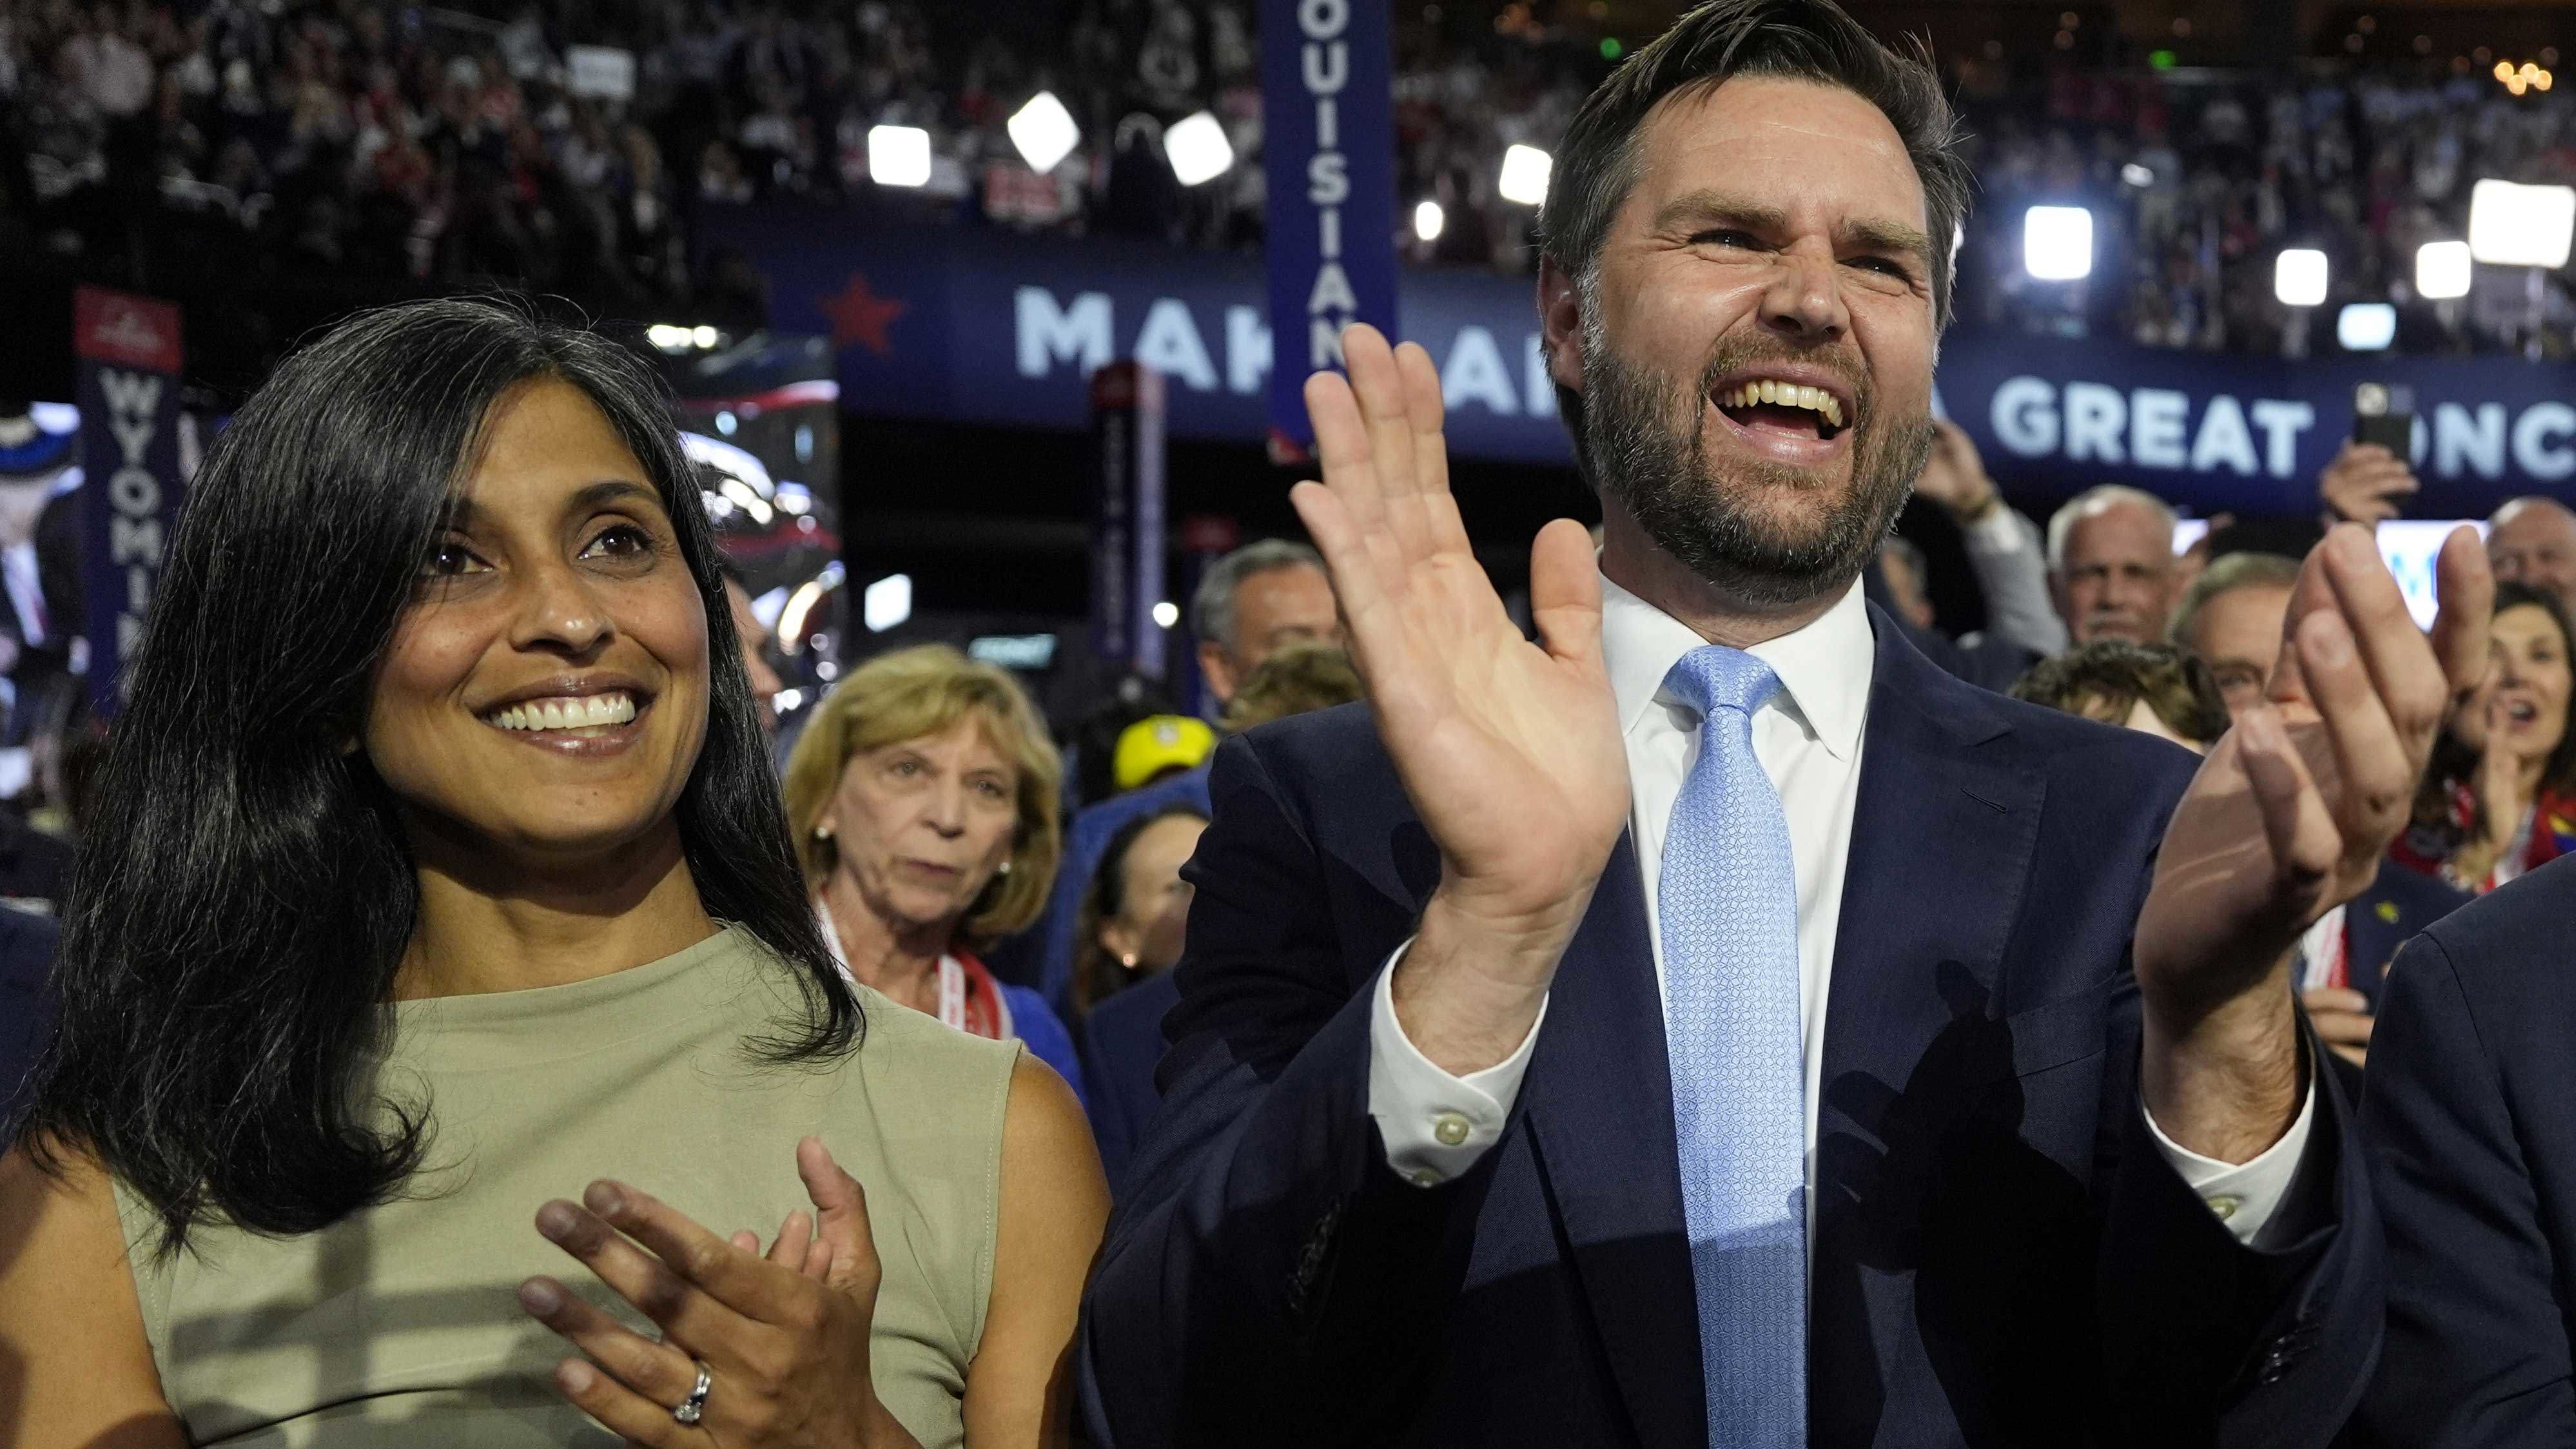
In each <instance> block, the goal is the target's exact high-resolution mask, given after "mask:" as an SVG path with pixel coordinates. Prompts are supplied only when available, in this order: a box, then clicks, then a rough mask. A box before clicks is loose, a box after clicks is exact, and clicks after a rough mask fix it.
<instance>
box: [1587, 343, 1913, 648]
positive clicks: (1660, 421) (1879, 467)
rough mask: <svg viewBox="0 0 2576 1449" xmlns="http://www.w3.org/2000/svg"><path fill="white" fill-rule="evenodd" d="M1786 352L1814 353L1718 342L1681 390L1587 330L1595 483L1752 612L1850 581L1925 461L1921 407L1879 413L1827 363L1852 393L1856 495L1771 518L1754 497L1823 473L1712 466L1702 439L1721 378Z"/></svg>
mask: <svg viewBox="0 0 2576 1449" xmlns="http://www.w3.org/2000/svg"><path fill="white" fill-rule="evenodd" d="M1791 360H1796V361H1801V362H1815V361H1817V360H1818V359H1817V358H1815V357H1813V356H1812V355H1800V354H1796V353H1793V352H1791V351H1789V350H1788V349H1786V348H1781V347H1777V346H1769V345H1762V344H1759V343H1749V344H1746V345H1729V346H1724V347H1721V348H1719V350H1718V353H1717V355H1716V356H1714V357H1712V358H1710V359H1709V362H1708V366H1707V367H1706V368H1705V369H1703V370H1702V371H1701V373H1700V375H1699V377H1698V378H1696V379H1694V383H1695V385H1696V389H1697V390H1696V391H1695V392H1692V393H1689V394H1684V393H1683V392H1682V390H1681V389H1680V388H1679V387H1677V386H1675V385H1674V384H1673V382H1672V381H1671V380H1670V379H1669V378H1666V377H1664V376H1662V375H1660V374H1656V373H1652V372H1647V371H1644V370H1641V369H1637V368H1632V367H1629V366H1628V365H1627V364H1626V363H1625V362H1623V361H1621V360H1620V359H1619V357H1618V356H1617V354H1616V353H1615V352H1614V351H1613V350H1612V349H1611V348H1610V346H1609V342H1608V339H1607V338H1605V337H1603V336H1602V335H1601V334H1600V333H1599V332H1597V331H1594V330H1591V329H1586V335H1585V337H1584V339H1583V384H1584V386H1583V401H1582V407H1583V422H1584V428H1583V434H1584V452H1585V455H1586V457H1587V459H1588V461H1589V463H1590V466H1591V473H1592V478H1593V481H1594V484H1595V486H1597V487H1599V488H1600V489H1601V490H1603V492H1604V493H1605V494H1607V495H1608V496H1610V497H1615V498H1617V499H1618V500H1619V502H1620V504H1621V505H1622V506H1624V507H1625V508H1626V509H1627V510H1628V512H1629V514H1630V516H1632V517H1634V518H1635V519H1636V520H1637V525H1638V526H1639V527H1640V528H1642V529H1644V530H1645V532H1646V536H1647V537H1648V538H1650V539H1652V540H1654V542H1655V543H1656V545H1657V546H1658V547H1660V548H1662V549H1663V550H1664V551H1665V552H1666V553H1669V554H1671V555H1672V556H1673V557H1674V558H1676V559H1679V560H1680V561H1681V563H1682V566H1683V567H1685V568H1687V569H1689V570H1690V571H1691V572H1692V573H1693V574H1695V575H1697V576H1698V577H1699V578H1700V579H1702V580H1703V581H1705V582H1706V583H1707V584H1708V585H1709V586H1710V587H1712V588H1715V589H1716V590H1718V591H1719V592H1720V593H1722V594H1724V595H1726V596H1727V597H1728V598H1731V599H1734V600H1736V601H1738V602H1740V603H1743V604H1747V605H1751V606H1753V607H1755V608H1782V607H1786V606H1789V605H1793V604H1799V603H1804V602H1806V601H1807V600H1810V599H1813V598H1814V597H1816V596H1817V595H1818V594H1820V593H1822V592H1824V591H1825V590H1827V589H1832V588H1837V587H1840V586H1842V585H1844V584H1848V583H1849V582H1850V581H1851V580H1852V579H1853V578H1855V577H1857V576H1858V575H1859V573H1860V570H1861V568H1862V566H1863V565H1865V564H1866V563H1868V562H1869V560H1870V558H1871V557H1872V556H1873V555H1874V554H1876V553H1877V552H1878V549H1879V546H1880V545H1881V544H1882V543H1884V542H1885V541H1886V539H1887V535H1888V531H1889V529H1891V528H1892V527H1894V526H1895V523H1896V515H1897V514H1898V512H1900V511H1901V510H1903V508H1904V507H1905V499H1906V496H1907V494H1908V493H1910V492H1911V491H1912V489H1913V486H1914V480H1915V478H1916V477H1917V476H1918V475H1920V474H1921V473H1922V471H1923V465H1924V463H1925V462H1926V461H1928V460H1929V459H1930V458H1931V456H1932V436H1933V434H1932V420H1931V418H1930V417H1929V416H1928V415H1927V416H1924V417H1919V418H1901V417H1883V416H1881V415H1880V414H1879V411H1878V409H1877V408H1876V407H1874V406H1873V405H1872V403H1873V399H1872V397H1871V393H1870V388H1869V386H1868V384H1867V382H1866V380H1865V375H1864V374H1862V373H1861V371H1860V369H1858V368H1857V367H1850V366H1835V367H1834V370H1835V371H1836V372H1838V373H1840V374H1841V375H1842V377H1843V380H1844V381H1845V382H1846V383H1848V384H1849V385H1850V386H1851V388H1852V404H1853V411H1854V413H1855V424H1854V426H1855V432H1854V435H1853V438H1852V480H1851V487H1850V490H1849V491H1848V492H1847V493H1845V494H1844V495H1843V496H1842V497H1840V498H1838V499H1825V500H1823V512H1822V516H1821V517H1818V518H1815V519H1813V520H1812V521H1808V520H1801V521H1796V522H1779V521H1774V520H1773V519H1771V518H1770V517H1768V516H1767V510H1765V509H1764V508H1763V507H1762V505H1761V503H1760V502H1759V501H1758V500H1760V499H1763V498H1765V497H1768V496H1776V495H1781V494H1792V493H1810V492H1816V491H1818V490H1819V488H1820V483H1819V480H1818V478H1817V476H1816V475H1815V474H1814V473H1812V472H1810V471H1809V470H1807V469H1804V468H1798V467H1793V466H1791V465H1789V464H1785V463H1775V462H1770V461H1768V460H1764V459H1759V458H1751V459H1746V460H1744V461H1742V462H1740V463H1738V464H1736V465H1735V466H1734V468H1733V469H1731V470H1730V471H1731V474H1732V476H1729V477H1727V478H1724V479H1720V478H1718V477H1717V476H1715V475H1714V474H1712V473H1711V472H1710V470H1709V465H1708V455H1707V453H1706V451H1705V450H1704V448H1703V444H1704V442H1705V441H1706V440H1705V437H1704V434H1705V432H1706V430H1707V427H1708V410H1709V401H1708V399H1709V394H1710V392H1711V391H1712V390H1713V389H1714V387H1715V385H1716V384H1717V382H1718V381H1719V379H1721V378H1723V377H1726V376H1728V375H1729V374H1732V373H1736V372H1738V371H1740V370H1742V369H1744V368H1747V367H1750V366H1752V365H1753V364H1755V363H1759V362H1765V361H1773V362H1780V361H1791ZM1826 365H1829V366H1834V363H1833V362H1831V361H1830V360H1829V361H1827V363H1826ZM1685 414H1686V415H1687V421H1685Z"/></svg>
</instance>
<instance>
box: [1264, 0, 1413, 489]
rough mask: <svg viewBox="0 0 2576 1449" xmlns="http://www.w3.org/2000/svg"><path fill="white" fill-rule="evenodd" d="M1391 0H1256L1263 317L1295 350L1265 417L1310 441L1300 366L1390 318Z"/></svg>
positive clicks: (1305, 370) (1309, 368)
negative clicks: (1357, 329)
mask: <svg viewBox="0 0 2576 1449" xmlns="http://www.w3.org/2000/svg"><path fill="white" fill-rule="evenodd" d="M1390 44H1391V42H1390V33H1389V29H1388V15H1387V0H1261V57H1262V59H1261V106H1262V122H1263V130H1262V136H1261V152H1262V166H1263V168H1264V176H1263V179H1264V181H1265V182H1266V183H1267V184H1268V190H1267V192H1266V195H1267V197H1268V205H1267V211H1266V213H1265V215H1264V217H1263V223H1264V230H1265V233H1266V237H1267V241H1268V255H1267V262H1268V267H1269V281H1270V286H1269V297H1270V313H1269V321H1270V324H1271V327H1272V330H1273V332H1274V333H1275V334H1276V335H1278V336H1281V337H1285V338H1288V339H1289V342H1288V344H1287V346H1285V347H1284V348H1283V349H1282V350H1283V351H1284V352H1286V353H1287V354H1288V355H1290V356H1293V357H1294V358H1296V359H1297V365H1296V366H1295V367H1293V368H1283V369H1281V370H1279V371H1278V372H1277V373H1275V374H1274V375H1273V376H1272V377H1271V380H1270V427H1271V430H1272V432H1273V433H1274V434H1275V435H1277V436H1278V437H1280V438H1282V439H1285V440H1286V441H1289V442H1292V443H1295V444H1298V445H1299V446H1301V447H1302V446H1303V445H1305V444H1308V443H1311V442H1313V441H1314V437H1313V429H1312V428H1311V427H1310V426H1309V425H1308V423H1307V420H1306V402H1305V397H1304V392H1303V390H1304V387H1305V378H1306V375H1307V374H1309V373H1313V372H1320V371H1322V370H1324V369H1325V368H1328V367H1338V366H1340V365H1341V360H1342V345H1341V335H1342V329H1343V328H1345V327H1347V326H1349V325H1350V324H1351V323H1353V322H1367V323H1369V324H1371V325H1373V326H1375V327H1377V328H1379V329H1380V330H1382V331H1384V330H1392V329H1393V328H1394V326H1395V325H1396V288H1395V89H1394V81H1393V76H1392V61H1391V58H1390V55H1389V47H1390Z"/></svg>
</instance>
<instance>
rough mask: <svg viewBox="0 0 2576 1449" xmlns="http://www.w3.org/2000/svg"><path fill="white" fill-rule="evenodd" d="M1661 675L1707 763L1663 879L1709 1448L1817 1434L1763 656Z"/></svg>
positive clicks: (1678, 817)
mask: <svg viewBox="0 0 2576 1449" xmlns="http://www.w3.org/2000/svg"><path fill="white" fill-rule="evenodd" d="M1664 687H1665V689H1667V690H1669V691H1670V692H1671V693H1672V695H1673V696H1674V697H1675V698H1677V699H1679V700H1680V701H1681V702H1682V703H1683V704H1685V705H1687V706H1688V707H1689V708H1691V709H1693V710H1695V711H1697V712H1698V714H1699V716H1700V745H1699V761H1698V763H1696V764H1694V765H1693V766H1691V771H1690V775H1689V777H1688V778H1687V779H1685V780H1683V781H1682V792H1681V797H1680V798H1679V799H1678V800H1676V801H1675V802H1674V803H1673V818H1672V825H1671V827H1670V829H1668V830H1667V831H1666V833H1665V835H1664V864H1663V880H1662V883H1661V884H1660V885H1659V886H1658V888H1657V898H1658V900H1659V902H1660V904H1661V913H1662V932H1663V938H1664V1030H1665V1034H1666V1036H1667V1038H1668V1039H1669V1041H1668V1044H1669V1048H1670V1055H1671V1058H1672V1068H1673V1121H1674V1126H1675V1127H1676V1128H1677V1129H1678V1130H1677V1132H1676V1136H1677V1137H1678V1138H1679V1145H1680V1149H1681V1152H1680V1156H1681V1173H1682V1210H1683V1216H1684V1219H1685V1220H1686V1221H1687V1222H1688V1224H1689V1226H1690V1247H1691V1279H1692V1284H1693V1287H1694V1288H1695V1289H1696V1290H1697V1293H1698V1298H1699V1338H1700V1368H1701V1373H1702V1376H1703V1377H1704V1379H1705V1381H1706V1387H1707V1391H1708V1442H1709V1444H1710V1445H1711V1446H1712V1449H1801V1446H1804V1445H1805V1444H1806V1442H1807V1262H1806V1258H1807V1233H1806V1162H1805V1157H1806V1137H1807V1108H1806V1083H1807V1079H1806V1066H1805V1062H1804V1060H1803V1056H1804V1047H1803V1043H1802V1039H1801V1037H1800V1034H1799V1026H1798V877H1797V871H1796V868H1795V866H1794V865H1793V863H1792V861H1791V858H1790V854H1789V822H1788V817H1787V816H1785V815H1784V814H1782V813H1781V810H1780V795H1779V792H1778V791H1777V790H1774V789H1773V788H1772V786H1771V779H1770V777H1769V776H1767V775H1765V774H1763V773H1762V763H1761V761H1759V760H1757V759H1755V758H1754V756H1753V712H1754V711H1755V710H1756V709H1759V708H1761V706H1762V704H1763V702H1764V701H1765V700H1768V699H1769V698H1770V697H1771V696H1772V695H1773V694H1774V693H1776V692H1777V691H1778V690H1779V688H1780V678H1779V676H1778V675H1775V674H1773V673H1772V672H1771V668H1770V666H1769V665H1767V664H1764V663H1763V662H1762V661H1761V660H1759V659H1756V658H1754V657H1753V656H1752V655H1750V654H1747V653H1745V652H1744V651H1742V650H1740V649H1728V648H1724V647H1722V646H1719V645H1709V646H1707V647H1705V648H1700V649H1694V650H1692V651H1691V652H1690V653H1688V654H1685V655H1683V656H1682V658H1681V661H1680V662H1679V663H1677V664H1675V665H1674V666H1673V668H1672V672H1671V673H1670V674H1667V675H1665V676H1664Z"/></svg>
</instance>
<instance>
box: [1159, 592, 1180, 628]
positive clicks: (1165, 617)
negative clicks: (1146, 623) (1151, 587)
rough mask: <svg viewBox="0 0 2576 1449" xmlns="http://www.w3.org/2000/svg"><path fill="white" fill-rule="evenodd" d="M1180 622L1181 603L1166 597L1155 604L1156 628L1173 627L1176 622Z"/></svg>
mask: <svg viewBox="0 0 2576 1449" xmlns="http://www.w3.org/2000/svg"><path fill="white" fill-rule="evenodd" d="M1179 622H1181V606H1180V605H1178V604H1175V603H1173V602H1172V601H1171V600H1169V599H1165V600H1163V601H1162V602H1161V603H1159V604H1156V605H1155V606H1154V627H1155V628H1157V629H1169V628H1170V627H1172V626H1173V625H1174V624H1177V623H1179Z"/></svg>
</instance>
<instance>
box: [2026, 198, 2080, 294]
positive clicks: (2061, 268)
mask: <svg viewBox="0 0 2576 1449" xmlns="http://www.w3.org/2000/svg"><path fill="white" fill-rule="evenodd" d="M2021 265H2022V270H2024V271H2026V272H2028V273H2030V274H2031V275H2032V276H2033V277H2036V278H2038V279H2039V280H2041V281H2043V282H2072V281H2076V280H2078V279H2080V278H2084V277H2088V276H2091V275H2092V274H2093V213H2091V212H2089V211H2086V210H2085V209H2084V208H2083V207H2080V206H2034V207H2032V208H2031V209H2030V210H2028V211H2026V212H2023V213H2022V217H2021Z"/></svg>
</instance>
